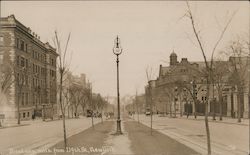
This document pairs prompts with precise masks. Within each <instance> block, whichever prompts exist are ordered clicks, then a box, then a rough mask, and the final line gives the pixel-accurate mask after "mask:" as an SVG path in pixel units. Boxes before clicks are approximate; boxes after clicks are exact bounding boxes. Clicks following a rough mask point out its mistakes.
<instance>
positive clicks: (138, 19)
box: [1, 1, 250, 96]
mask: <svg viewBox="0 0 250 155" xmlns="http://www.w3.org/2000/svg"><path fill="white" fill-rule="evenodd" d="M190 5H191V9H192V11H193V14H194V19H195V21H196V23H197V27H198V29H199V30H200V31H199V32H200V34H201V36H202V41H203V43H204V45H205V50H206V54H207V55H208V56H210V55H211V50H212V48H213V46H214V44H215V42H216V39H217V38H218V37H219V34H220V32H221V31H222V29H223V27H224V25H225V24H226V22H227V21H228V20H229V18H230V17H231V16H232V14H233V13H234V12H236V13H235V15H234V17H233V19H232V22H231V24H230V25H229V27H228V29H227V31H226V33H225V35H224V38H223V39H222V41H221V43H220V44H219V46H218V51H216V52H217V53H218V52H219V51H220V50H223V49H225V47H226V45H227V44H228V42H229V41H231V40H232V39H233V38H235V37H237V36H238V35H240V36H241V35H244V36H249V20H250V18H249V10H250V9H249V2H247V1H238V2H232V1H224V2H219V1H218V2H217V1H212V2H206V1H200V2H199V1H195V2H194V1H193V2H190ZM186 11H187V7H186V2H185V1H118V2H115V1H2V2H1V16H2V17H6V16H9V15H11V14H14V15H15V17H16V19H17V20H19V21H20V22H21V23H23V24H24V25H25V26H26V27H30V28H31V30H32V31H34V32H35V33H37V34H38V35H39V36H40V38H41V40H42V41H43V42H50V43H51V45H52V46H53V41H52V40H53V37H54V32H55V30H56V31H57V32H58V34H59V36H60V39H61V41H62V43H64V44H65V41H66V39H67V36H68V34H69V33H71V38H70V43H69V48H68V51H69V55H68V56H67V61H68V62H69V63H70V70H71V72H73V74H75V75H79V74H81V73H85V74H86V76H87V79H88V80H89V81H90V82H92V83H93V91H94V92H97V93H101V94H102V95H103V96H107V95H109V96H116V56H115V55H114V54H113V52H112V49H113V46H114V39H115V37H116V36H117V35H118V36H119V37H120V39H121V46H122V48H123V53H122V54H121V55H120V56H119V58H120V63H119V65H120V94H121V96H124V95H134V94H135V93H136V90H137V91H138V93H139V94H140V93H144V91H145V90H144V87H145V85H146V84H147V77H146V70H147V69H148V70H152V72H151V74H150V75H151V79H155V78H157V76H158V73H159V65H160V64H162V65H163V66H168V65H169V55H170V54H171V53H172V52H173V51H175V53H176V54H177V55H178V60H179V61H180V59H181V58H182V57H186V58H188V60H189V61H202V60H203V57H202V55H201V52H200V50H199V48H198V47H197V42H196V40H195V38H194V35H193V32H192V27H191V23H190V20H189V19H188V18H187V17H186V16H184V15H185V14H186Z"/></svg>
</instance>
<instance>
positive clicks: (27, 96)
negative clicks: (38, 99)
mask: <svg viewBox="0 0 250 155" xmlns="http://www.w3.org/2000/svg"><path fill="white" fill-rule="evenodd" d="M28 101H29V94H28V93H26V104H28Z"/></svg>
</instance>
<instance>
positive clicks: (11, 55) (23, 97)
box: [0, 15, 58, 120]
mask: <svg viewBox="0 0 250 155" xmlns="http://www.w3.org/2000/svg"><path fill="white" fill-rule="evenodd" d="M0 21H1V22H0V63H1V64H0V66H1V68H4V67H5V68H6V67H9V70H11V74H10V75H11V77H12V78H11V80H12V81H13V83H11V85H10V87H9V88H8V90H7V91H5V92H1V94H2V96H5V98H6V100H5V101H4V102H1V104H0V114H3V115H4V116H5V118H6V119H16V118H17V115H18V108H17V107H18V102H19V107H20V111H19V115H20V117H21V120H26V119H31V118H32V117H33V118H34V117H36V116H37V117H38V116H39V117H41V116H42V115H43V112H42V110H45V111H44V114H45V116H46V117H52V114H55V112H56V108H57V107H56V102H57V100H56V94H57V85H56V62H57V61H56V59H57V56H58V55H57V53H56V49H55V48H53V47H52V46H51V45H50V44H49V43H43V42H42V41H40V37H39V36H38V35H37V34H35V33H34V32H31V29H30V28H29V27H26V26H24V25H23V24H22V23H21V22H19V21H18V20H17V19H16V18H15V17H14V15H11V16H8V17H3V18H1V19H0ZM1 74H6V72H3V69H2V73H1Z"/></svg>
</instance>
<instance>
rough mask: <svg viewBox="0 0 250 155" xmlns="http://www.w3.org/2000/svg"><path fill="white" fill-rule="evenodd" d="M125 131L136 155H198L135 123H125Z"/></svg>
mask: <svg viewBox="0 0 250 155" xmlns="http://www.w3.org/2000/svg"><path fill="white" fill-rule="evenodd" d="M124 124H125V129H126V131H127V132H128V136H129V139H130V141H131V149H132V151H133V153H134V154H136V155H141V154H142V155H198V154H199V153H198V152H196V151H195V150H193V149H191V148H189V147H187V146H186V145H183V144H182V143H180V142H178V141H176V140H174V139H172V138H170V137H169V136H166V135H164V134H162V133H160V132H158V131H157V130H153V132H152V135H151V130H150V128H149V127H147V126H145V125H143V124H141V123H138V122H136V121H131V120H130V121H129V120H128V121H126V122H125V123H124Z"/></svg>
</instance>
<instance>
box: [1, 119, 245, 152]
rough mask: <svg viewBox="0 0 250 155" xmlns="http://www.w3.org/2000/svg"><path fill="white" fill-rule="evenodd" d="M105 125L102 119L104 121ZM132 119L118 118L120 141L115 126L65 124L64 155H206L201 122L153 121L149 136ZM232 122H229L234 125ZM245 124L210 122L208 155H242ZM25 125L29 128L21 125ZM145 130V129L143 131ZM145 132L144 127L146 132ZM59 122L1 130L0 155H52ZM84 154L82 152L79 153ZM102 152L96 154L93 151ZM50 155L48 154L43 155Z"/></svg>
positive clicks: (84, 122) (85, 122) (79, 122)
mask: <svg viewBox="0 0 250 155" xmlns="http://www.w3.org/2000/svg"><path fill="white" fill-rule="evenodd" d="M104 120H105V119H104ZM137 121H138V120H137V115H134V117H133V116H130V118H128V117H127V116H126V117H123V118H122V132H123V135H115V131H116V120H114V119H109V120H105V121H104V123H101V120H100V119H95V120H94V122H95V123H98V124H97V125H95V128H92V127H91V119H90V118H79V119H67V120H66V127H67V137H68V147H69V149H71V150H69V152H67V153H68V154H70V155H71V154H73V153H76V154H77V153H78V154H114V155H116V154H120V155H121V154H123V155H124V154H126V155H129V154H164V153H167V154H171V155H172V154H174V155H182V154H190V155H191V154H206V146H207V145H206V134H205V128H204V120H203V118H202V117H201V116H200V117H198V119H197V120H195V119H194V118H192V117H189V119H187V118H186V117H185V116H183V117H182V118H181V117H178V118H169V117H159V116H158V115H154V116H153V129H154V130H153V134H152V136H151V135H150V128H149V126H150V117H149V116H145V115H140V116H139V121H140V123H138V122H137ZM233 121H234V120H233ZM247 121H248V120H243V123H241V124H237V123H236V122H232V120H228V119H226V118H225V119H224V121H223V122H219V121H214V122H213V121H209V126H210V132H211V140H212V153H213V155H219V154H220V155H224V154H227V155H244V154H247V152H248V144H249V143H248V136H247V135H248V132H249V130H248V129H249V128H248V127H249V126H248V122H247ZM24 123H29V122H24ZM145 125H146V126H145ZM147 126H148V127H147ZM62 133H63V132H62V121H61V120H55V121H49V122H43V121H41V120H36V121H34V122H30V125H25V126H19V127H11V128H3V129H0V136H1V141H0V150H1V154H4V155H5V154H12V155H14V154H15V155H16V154H22V155H25V154H31V153H14V152H15V151H20V150H23V151H29V150H30V151H31V150H39V149H41V148H46V149H50V150H51V151H52V153H51V154H54V153H55V150H57V151H58V150H59V151H58V152H57V153H56V154H57V155H58V154H60V150H62V148H63V141H62V140H63V134H62ZM79 148H85V150H84V152H78V151H79V150H77V149H79ZM100 148H101V149H102V150H101V151H100V150H98V149H100ZM42 154H43V155H46V154H49V153H48V152H44V153H42Z"/></svg>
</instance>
